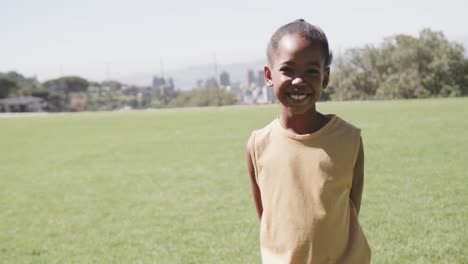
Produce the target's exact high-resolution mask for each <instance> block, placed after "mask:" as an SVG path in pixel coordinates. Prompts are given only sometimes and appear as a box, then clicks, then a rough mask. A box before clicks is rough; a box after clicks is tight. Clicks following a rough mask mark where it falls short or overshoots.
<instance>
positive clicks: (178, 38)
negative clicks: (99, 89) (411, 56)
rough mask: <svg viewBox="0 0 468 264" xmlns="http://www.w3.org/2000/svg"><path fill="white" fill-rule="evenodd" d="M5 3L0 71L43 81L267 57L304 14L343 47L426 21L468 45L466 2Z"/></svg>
mask: <svg viewBox="0 0 468 264" xmlns="http://www.w3.org/2000/svg"><path fill="white" fill-rule="evenodd" d="M0 3H1V4H2V9H3V14H2V16H1V17H0V34H1V35H2V41H1V42H0V58H1V61H0V71H2V72H5V71H10V70H14V71H18V72H20V73H22V74H24V75H26V76H34V75H36V76H37V77H38V78H39V80H40V81H44V80H46V79H50V78H56V77H59V76H61V75H78V76H82V77H84V78H87V79H90V80H96V81H102V80H105V79H116V80H122V79H125V77H126V76H130V75H132V74H139V73H152V74H156V75H157V74H161V72H164V73H165V74H170V73H171V72H174V71H180V70H183V69H186V68H190V67H194V66H197V65H209V64H213V63H214V59H213V58H214V56H216V62H217V63H218V64H219V65H229V64H236V63H244V62H251V61H261V60H263V59H264V53H265V47H266V43H267V42H268V39H269V37H270V36H271V34H272V33H273V32H274V30H276V28H277V27H279V26H280V25H282V24H285V23H287V22H290V21H292V20H294V19H297V18H304V19H306V20H307V21H309V22H311V23H314V24H317V25H318V26H320V27H322V28H323V29H324V31H325V32H326V33H327V36H328V38H329V40H330V45H331V48H332V50H334V52H335V54H339V53H340V52H342V51H344V50H346V49H348V48H351V47H356V46H363V45H366V44H378V43H381V42H382V41H383V39H384V37H388V36H391V35H394V34H400V33H404V34H410V35H417V33H418V32H419V31H420V30H421V29H423V28H430V29H432V30H437V31H442V32H444V34H445V35H446V36H447V38H448V39H449V40H451V41H458V42H461V43H462V44H464V45H465V48H466V47H467V43H468V34H467V33H465V31H466V30H465V29H464V25H466V24H467V22H468V18H466V15H465V14H464V11H465V10H468V3H466V1H465V2H464V1H445V2H436V1H412V2H409V1H394V2H385V3H374V2H372V1H354V2H352V3H348V2H344V1H333V2H327V3H312V2H311V1H297V2H295V3H294V4H296V5H297V6H291V12H285V10H286V8H285V7H282V6H279V5H275V4H274V3H271V1H256V2H247V1H236V2H235V3H234V2H227V3H219V2H216V1H211V0H204V1H201V2H197V3H190V2H184V1H171V2H161V1H156V2H154V1H132V2H126V1H117V2H116V1H97V2H96V1H79V2H78V1H67V2H66V3H65V2H60V1H53V0H47V1H42V2H40V3H39V2H34V1H15V2H13V1H9V2H7V1H0ZM293 13H294V14H293ZM5 40H8V41H5ZM161 61H162V63H161ZM222 70H223V69H222V68H219V69H218V72H221V71H222ZM207 77H208V76H207ZM150 81H151V80H148V83H150Z"/></svg>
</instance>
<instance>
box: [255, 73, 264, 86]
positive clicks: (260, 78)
mask: <svg viewBox="0 0 468 264" xmlns="http://www.w3.org/2000/svg"><path fill="white" fill-rule="evenodd" d="M255 83H256V84H257V86H258V87H261V86H264V85H265V75H264V74H263V70H260V71H258V72H257V78H256V82H255Z"/></svg>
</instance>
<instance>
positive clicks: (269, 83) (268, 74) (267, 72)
mask: <svg viewBox="0 0 468 264" xmlns="http://www.w3.org/2000/svg"><path fill="white" fill-rule="evenodd" d="M263 75H264V77H265V83H266V85H267V86H269V87H272V86H273V79H272V78H271V70H270V67H269V66H268V65H265V66H264V67H263Z"/></svg>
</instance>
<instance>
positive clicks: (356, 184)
mask: <svg viewBox="0 0 468 264" xmlns="http://www.w3.org/2000/svg"><path fill="white" fill-rule="evenodd" d="M363 186H364V147H363V145H362V138H361V139H360V143H359V152H358V156H357V159H356V163H355V164H354V170H353V185H352V186H351V192H350V194H349V197H350V198H351V200H352V201H353V204H354V206H355V207H356V213H357V214H358V215H359V209H360V208H361V198H362V189H363Z"/></svg>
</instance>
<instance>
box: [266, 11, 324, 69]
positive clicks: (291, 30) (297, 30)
mask: <svg viewBox="0 0 468 264" xmlns="http://www.w3.org/2000/svg"><path fill="white" fill-rule="evenodd" d="M285 35H299V36H301V37H303V38H305V39H307V40H309V41H314V42H316V43H318V44H319V45H320V47H321V48H322V52H323V55H324V56H325V67H329V66H330V64H331V62H332V59H333V55H332V52H331V51H330V49H329V47H328V39H327V36H326V35H325V33H324V32H323V30H321V29H320V28H319V27H317V26H314V25H312V24H310V23H308V22H307V21H305V20H304V19H297V20H294V21H293V22H291V23H288V24H286V25H284V26H282V27H280V28H279V29H278V30H276V32H275V33H274V34H273V36H271V38H270V42H269V43H268V47H267V59H268V64H270V65H272V63H273V59H272V57H273V54H274V53H275V52H276V49H277V48H278V43H279V41H280V40H281V38H282V37H284V36H285Z"/></svg>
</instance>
